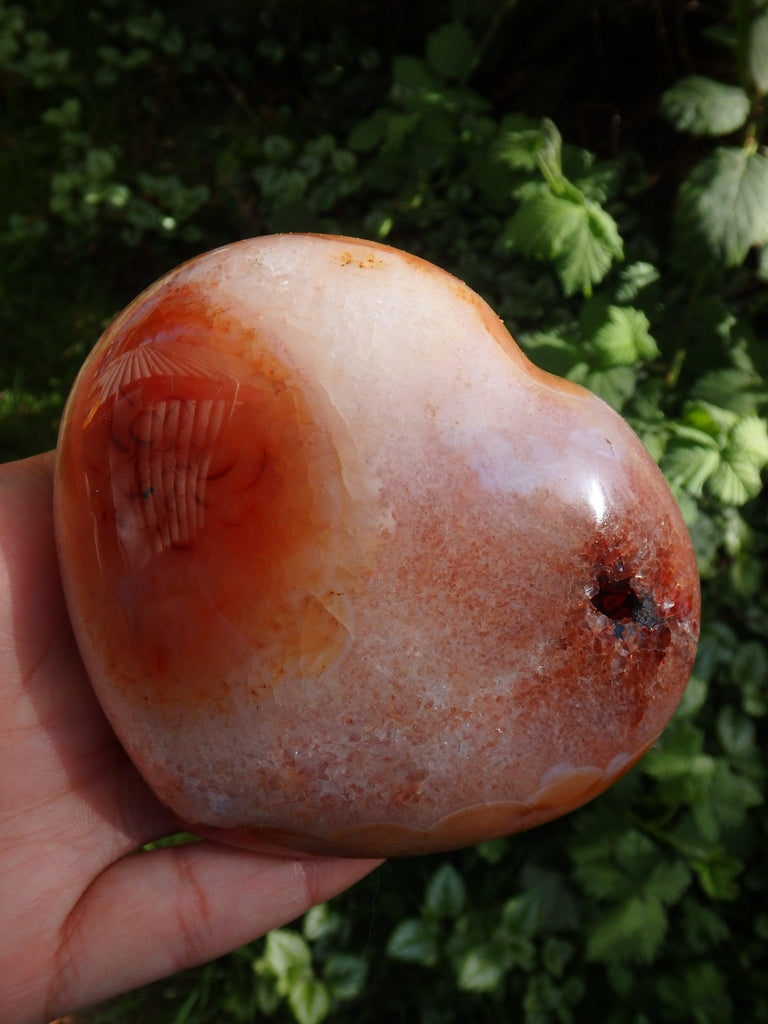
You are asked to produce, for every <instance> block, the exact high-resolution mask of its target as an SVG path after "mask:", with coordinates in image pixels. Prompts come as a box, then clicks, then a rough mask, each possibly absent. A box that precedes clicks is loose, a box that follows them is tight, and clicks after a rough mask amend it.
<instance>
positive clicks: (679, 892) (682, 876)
mask: <svg viewBox="0 0 768 1024" xmlns="http://www.w3.org/2000/svg"><path fill="white" fill-rule="evenodd" d="M690 884H691V872H690V871H689V869H688V866H687V865H686V863H685V862H684V861H682V860H666V859H665V860H659V862H658V863H657V864H656V866H655V867H654V868H653V870H652V871H651V873H650V875H649V877H648V881H647V882H646V887H647V890H648V892H650V893H653V895H654V896H656V897H657V898H658V899H659V900H661V902H662V903H665V904H668V905H672V904H674V903H679V902H680V899H681V898H682V896H683V894H684V893H685V892H686V890H687V889H688V887H689V886H690Z"/></svg>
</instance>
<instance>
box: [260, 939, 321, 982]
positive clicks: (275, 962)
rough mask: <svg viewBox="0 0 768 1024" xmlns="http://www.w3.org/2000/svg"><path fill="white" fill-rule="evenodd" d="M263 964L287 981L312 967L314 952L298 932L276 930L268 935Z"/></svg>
mask: <svg viewBox="0 0 768 1024" xmlns="http://www.w3.org/2000/svg"><path fill="white" fill-rule="evenodd" d="M262 962H264V963H265V964H266V965H267V966H268V967H269V968H270V969H271V970H272V971H273V972H274V974H276V975H277V977H278V978H280V979H285V978H288V977H289V976H291V975H296V974H300V973H301V972H303V971H305V970H306V969H307V968H309V967H311V965H312V951H311V949H310V948H309V946H308V945H307V943H306V942H305V941H304V939H303V938H302V937H301V935H299V934H298V932H294V931H291V930H290V929H289V928H276V929H275V930H274V931H271V932H270V933H269V934H268V935H267V939H266V943H265V946H264V955H263V957H262Z"/></svg>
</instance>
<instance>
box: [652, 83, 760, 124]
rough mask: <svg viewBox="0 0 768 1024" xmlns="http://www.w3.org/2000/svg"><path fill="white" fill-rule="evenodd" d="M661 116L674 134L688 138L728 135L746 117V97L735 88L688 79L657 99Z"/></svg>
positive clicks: (742, 91) (747, 106)
mask: <svg viewBox="0 0 768 1024" xmlns="http://www.w3.org/2000/svg"><path fill="white" fill-rule="evenodd" d="M661 112H662V113H663V114H664V116H665V117H666V118H667V120H668V121H670V122H671V123H672V124H673V125H674V126H675V128H677V130H678V131H681V132H690V133H691V134H692V135H730V134H731V132H735V131H737V130H738V129H739V128H741V127H742V125H743V124H744V123H745V121H746V120H747V117H748V116H749V97H748V96H747V94H746V93H745V92H744V90H743V89H741V88H739V86H736V85H726V84H725V83H724V82H718V81H715V79H713V78H705V77H704V76H703V75H689V76H688V77H687V78H682V79H680V81H679V82H675V84H674V85H673V86H672V87H671V88H670V89H667V91H666V92H665V93H664V95H663V96H662V97H661Z"/></svg>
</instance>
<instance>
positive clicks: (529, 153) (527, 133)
mask: <svg viewBox="0 0 768 1024" xmlns="http://www.w3.org/2000/svg"><path fill="white" fill-rule="evenodd" d="M540 147H541V131H540V130H539V129H538V128H521V129H519V130H518V131H511V132H507V133H506V134H505V135H504V136H503V138H502V140H501V142H500V144H499V148H498V154H499V159H500V160H501V161H502V163H505V164H507V166H509V167H512V168H513V169H514V170H516V171H534V170H536V168H537V167H538V166H539V149H540Z"/></svg>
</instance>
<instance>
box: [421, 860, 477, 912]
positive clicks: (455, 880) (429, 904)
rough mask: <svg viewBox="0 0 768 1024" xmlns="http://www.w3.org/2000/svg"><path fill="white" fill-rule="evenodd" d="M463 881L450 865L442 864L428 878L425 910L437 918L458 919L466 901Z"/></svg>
mask: <svg viewBox="0 0 768 1024" xmlns="http://www.w3.org/2000/svg"><path fill="white" fill-rule="evenodd" d="M466 895H467V893H466V888H465V885H464V880H463V879H462V877H461V875H460V874H459V872H458V871H457V870H456V868H455V867H453V865H452V864H443V866H442V867H440V868H438V869H437V871H436V872H435V873H434V874H433V875H432V877H431V878H430V880H429V882H428V884H427V889H426V895H425V900H424V903H425V909H426V910H427V911H428V912H429V913H430V914H431V915H432V916H433V917H438V918H444V917H458V916H459V914H460V913H461V912H462V910H463V909H464V902H465V900H466Z"/></svg>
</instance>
